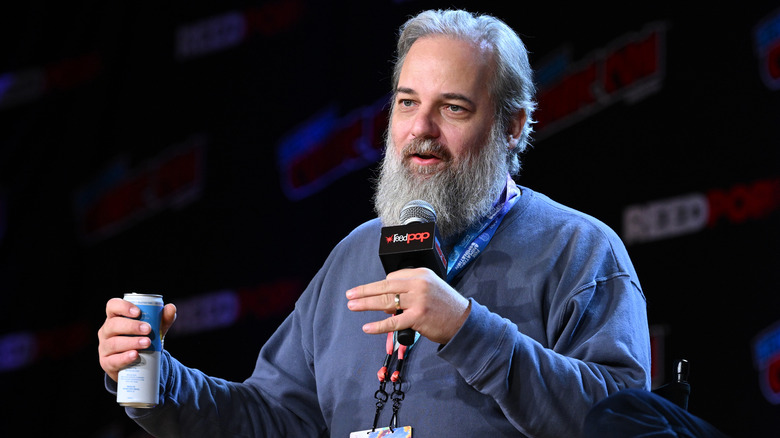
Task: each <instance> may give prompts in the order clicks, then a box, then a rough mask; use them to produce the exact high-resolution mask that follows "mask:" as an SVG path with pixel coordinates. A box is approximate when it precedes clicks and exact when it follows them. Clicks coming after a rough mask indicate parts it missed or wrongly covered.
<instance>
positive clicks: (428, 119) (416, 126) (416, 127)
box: [412, 108, 440, 138]
mask: <svg viewBox="0 0 780 438" xmlns="http://www.w3.org/2000/svg"><path fill="white" fill-rule="evenodd" d="M437 116H438V115H437V114H436V112H435V111H434V109H433V108H420V109H419V111H417V113H416V114H415V115H414V121H413V123H412V136H414V137H417V138H438V137H439V134H440V131H439V120H438V117H437Z"/></svg>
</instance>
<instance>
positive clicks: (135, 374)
mask: <svg viewBox="0 0 780 438" xmlns="http://www.w3.org/2000/svg"><path fill="white" fill-rule="evenodd" d="M124 299H125V300H127V301H130V302H131V303H133V304H135V305H136V306H138V308H139V309H141V317H140V318H139V319H140V320H141V321H144V322H147V323H149V325H150V326H151V327H152V331H151V333H149V338H150V339H151V340H152V343H151V345H150V346H149V348H146V349H144V350H138V359H136V360H135V362H133V363H132V364H131V365H129V366H128V367H126V368H123V369H122V370H120V371H119V381H118V382H117V392H116V401H117V403H119V404H120V405H121V406H128V407H133V408H153V407H155V406H157V403H158V399H159V397H160V355H161V354H162V336H161V333H160V320H161V318H162V310H163V298H162V295H153V294H139V293H135V292H133V293H126V294H125V296H124Z"/></svg>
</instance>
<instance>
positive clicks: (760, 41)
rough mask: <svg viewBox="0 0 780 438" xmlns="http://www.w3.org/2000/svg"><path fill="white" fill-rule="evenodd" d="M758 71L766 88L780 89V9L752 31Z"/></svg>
mask: <svg viewBox="0 0 780 438" xmlns="http://www.w3.org/2000/svg"><path fill="white" fill-rule="evenodd" d="M753 39H754V42H755V50H756V56H758V62H759V64H758V70H759V73H760V74H761V79H762V80H763V81H764V84H765V85H766V86H767V88H770V89H773V90H778V89H780V9H778V10H777V11H775V12H774V13H773V14H772V15H770V16H768V17H766V18H764V19H763V20H762V21H761V22H760V23H758V24H757V25H756V27H755V29H754V30H753Z"/></svg>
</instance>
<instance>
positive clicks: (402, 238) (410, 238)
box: [385, 231, 431, 244]
mask: <svg viewBox="0 0 780 438" xmlns="http://www.w3.org/2000/svg"><path fill="white" fill-rule="evenodd" d="M429 237H431V233H429V232H427V231H423V232H422V233H406V234H393V235H392V236H386V237H385V239H387V243H399V242H406V243H407V244H409V243H412V242H414V241H415V240H416V241H419V242H425V241H426V240H427V239H428V238H429Z"/></svg>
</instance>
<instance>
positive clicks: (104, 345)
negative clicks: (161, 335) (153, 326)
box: [98, 334, 152, 357]
mask: <svg viewBox="0 0 780 438" xmlns="http://www.w3.org/2000/svg"><path fill="white" fill-rule="evenodd" d="M98 337H101V335H100V334H99V335H98ZM151 344H152V340H151V339H150V338H149V337H148V336H112V337H101V341H100V343H99V344H98V354H99V355H100V356H101V357H107V356H112V355H115V354H121V353H125V352H127V351H130V350H138V349H145V348H149V346H151Z"/></svg>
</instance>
